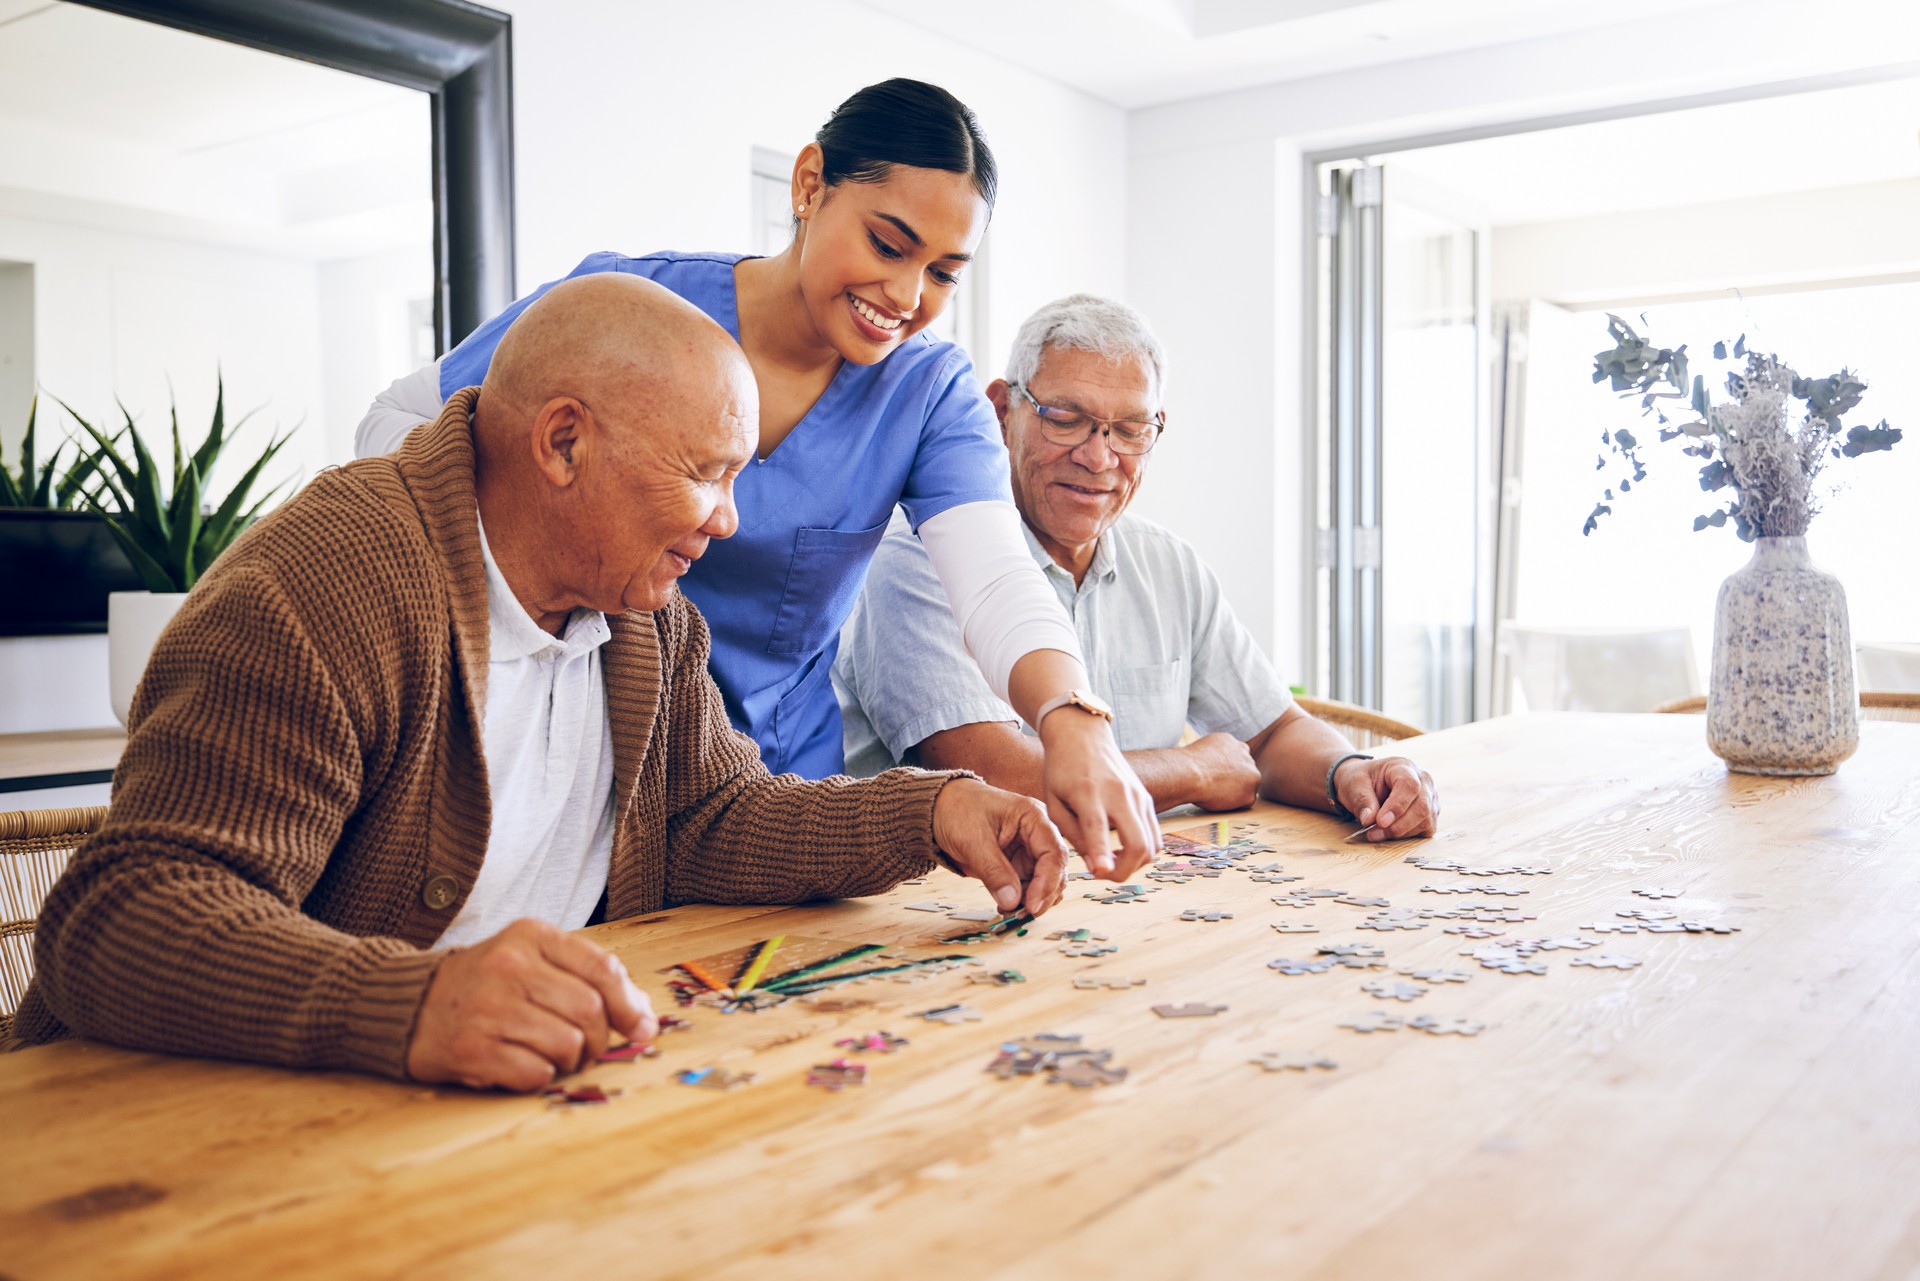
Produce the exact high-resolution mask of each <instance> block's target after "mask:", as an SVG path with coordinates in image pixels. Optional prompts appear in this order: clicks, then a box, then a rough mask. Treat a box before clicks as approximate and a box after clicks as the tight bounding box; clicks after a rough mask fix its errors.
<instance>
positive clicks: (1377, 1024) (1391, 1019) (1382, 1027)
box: [1340, 1010, 1406, 1033]
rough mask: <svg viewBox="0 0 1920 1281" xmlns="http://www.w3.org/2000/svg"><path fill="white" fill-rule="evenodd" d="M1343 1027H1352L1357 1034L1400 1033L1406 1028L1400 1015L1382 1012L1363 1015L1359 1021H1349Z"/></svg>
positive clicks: (1376, 1011)
mask: <svg viewBox="0 0 1920 1281" xmlns="http://www.w3.org/2000/svg"><path fill="white" fill-rule="evenodd" d="M1340 1026H1341V1027H1350V1028H1352V1029H1353V1030H1354V1031H1356V1032H1367V1033H1372V1032H1398V1031H1399V1030H1400V1029H1401V1028H1403V1027H1405V1026H1406V1022H1405V1020H1403V1019H1402V1018H1401V1017H1400V1016H1399V1015H1398V1014H1387V1013H1385V1012H1383V1011H1380V1010H1374V1011H1372V1012H1371V1013H1368V1014H1363V1015H1361V1016H1360V1017H1359V1018H1357V1019H1348V1020H1347V1021H1346V1022H1345V1023H1342V1024H1341V1025H1340Z"/></svg>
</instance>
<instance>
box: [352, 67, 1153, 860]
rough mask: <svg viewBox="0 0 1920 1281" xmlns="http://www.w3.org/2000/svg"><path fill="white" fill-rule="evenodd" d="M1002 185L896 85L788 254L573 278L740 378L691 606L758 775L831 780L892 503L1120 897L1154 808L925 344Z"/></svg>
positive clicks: (421, 385) (940, 362)
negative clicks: (727, 493) (639, 308)
mask: <svg viewBox="0 0 1920 1281" xmlns="http://www.w3.org/2000/svg"><path fill="white" fill-rule="evenodd" d="M995 181H996V175H995V169H994V162H993V155H992V152H991V151H989V150H988V148H987V143H986V139H985V138H984V137H983V136H982V135H981V133H980V129H979V125H978V123H977V122H976V121H975V119H974V117H973V113H972V112H971V111H969V110H968V109H967V108H966V107H965V106H964V105H963V104H962V103H960V102H959V100H958V99H956V98H954V97H953V96H952V95H951V94H949V93H947V92H946V91H945V90H943V89H939V88H936V87H935V86H933V85H928V84H923V83H921V82H919V81H914V80H890V81H887V82H886V83H884V84H878V85H872V86H869V87H868V88H865V89H862V90H861V91H860V92H858V93H856V94H854V95H853V97H851V98H849V99H848V100H847V101H846V102H844V103H842V104H841V105H840V107H839V108H838V109H837V110H836V111H835V112H834V113H833V116H832V117H831V118H830V119H829V120H828V121H827V123H826V125H825V126H824V127H823V128H822V129H821V130H820V132H819V134H818V135H816V140H815V141H814V142H813V143H811V144H809V145H808V146H807V147H806V148H805V149H804V150H803V151H801V153H800V155H799V157H798V158H797V159H796V161H795V163H794V169H793V183H792V191H791V195H792V201H793V214H794V228H795V230H794V237H793V241H792V243H791V244H789V245H788V246H787V248H786V249H785V250H784V251H782V252H781V253H779V254H777V255H775V256H773V257H771V258H753V257H748V256H746V255H743V254H711V253H704V254H684V253H660V254H649V255H646V256H644V257H638V258H630V257H625V256H622V255H619V254H613V253H599V254H594V255H592V256H591V257H589V258H587V259H586V261H584V262H582V263H581V264H580V265H579V266H578V267H576V268H575V269H574V270H573V272H572V273H570V274H571V275H573V276H578V275H584V274H587V273H591V272H600V271H625V272H633V273H635V274H638V275H643V276H646V277H648V278H650V279H652V280H654V281H656V282H657V283H659V284H661V285H663V286H665V287H666V288H668V289H671V290H673V291H674V292H675V293H677V294H679V295H680V296H681V297H683V298H686V299H687V300H688V301H689V302H692V303H693V304H694V305H695V306H698V307H699V308H701V309H702V310H703V311H705V312H706V313H707V314H708V315H709V316H711V317H713V319H714V320H715V321H717V322H718V323H719V324H720V325H721V326H722V327H723V328H725V329H726V331H727V332H728V333H729V334H731V335H733V337H734V339H735V340H736V341H738V342H739V344H740V346H741V348H742V349H743V350H744V351H745V353H746V356H747V359H748V362H749V363H750V364H751V365H752V367H753V371H754V376H755V380H756V381H757V383H758V385H759V391H760V446H759V450H758V453H757V456H756V460H755V461H754V462H753V463H751V464H749V465H748V467H747V469H746V470H745V471H744V472H742V473H741V475H740V476H739V478H738V479H737V480H736V481H735V482H734V487H733V488H734V499H735V502H736V504H737V505H738V507H739V512H740V528H739V532H738V533H736V534H735V535H734V536H733V537H731V538H728V539H725V540H717V541H715V542H713V543H712V544H711V545H710V546H709V548H708V550H707V553H706V555H705V556H703V557H702V558H701V559H700V560H699V561H698V562H696V563H695V564H694V565H693V567H692V568H691V569H690V570H689V572H688V574H687V576H686V577H685V578H684V579H683V580H682V581H681V588H682V590H683V591H685V592H686V594H687V597H688V598H689V599H690V600H692V601H693V603H694V604H695V605H696V606H698V607H699V609H700V612H701V614H702V615H703V616H704V617H705V618H706V621H707V625H708V627H709V628H710V629H711V631H712V635H713V651H712V659H711V662H710V663H709V669H710V670H711V672H712V674H713V677H714V680H715V682H716V683H717V684H718V685H719V686H720V690H721V693H722V694H723V695H724V697H725V699H726V706H727V712H728V715H729V716H730V717H731V718H732V720H733V723H734V725H735V726H736V727H737V728H738V729H740V730H741V731H742V732H744V733H746V734H747V735H749V736H751V737H752V738H753V739H754V740H755V741H756V742H757V743H759V745H760V751H761V755H762V757H763V758H764V759H765V761H766V763H767V767H768V768H769V769H770V770H773V771H774V772H775V773H782V772H789V771H791V772H793V773H798V774H802V775H805V776H807V777H812V778H820V777H824V776H826V775H829V774H834V773H838V772H840V771H841V770H842V768H843V766H844V761H843V757H842V750H841V725H840V709H839V705H838V704H837V703H836V702H835V700H834V695H833V687H832V684H831V682H830V681H829V679H828V672H829V671H830V670H831V668H832V666H833V659H834V653H835V651H836V649H837V648H838V645H839V634H840V626H841V624H842V623H843V622H845V621H846V617H847V614H848V613H849V612H850V611H851V610H852V608H853V603H854V600H855V599H856V598H857V597H858V595H859V593H860V587H861V584H862V583H863V582H864V581H865V578H866V571H867V563H868V561H869V560H870V559H871V558H872V555H873V551H874V549H875V548H876V547H877V546H878V545H879V542H880V539H881V536H882V535H883V534H884V533H885V532H886V528H887V523H888V521H889V519H890V518H891V517H892V514H893V510H894V507H895V505H896V504H898V505H899V506H901V507H904V508H905V510H906V514H907V519H908V520H909V521H910V522H911V523H912V525H913V527H914V529H915V530H916V531H917V533H918V534H919V536H920V538H921V540H922V541H923V542H924V543H925V544H926V547H927V552H928V555H929V556H930V558H931V559H932V561H933V564H934V567H935V568H936V569H937V570H938V571H939V574H940V578H941V582H942V583H943V584H944V586H945V587H946V590H947V596H948V599H949V600H950V601H951V602H952V605H953V611H954V616H955V618H956V619H957V620H958V621H959V623H960V625H961V630H962V633H963V635H964V636H965V637H966V640H967V645H968V649H969V651H970V652H971V653H972V654H973V655H974V657H975V659H976V661H978V662H979V664H980V667H981V670H982V671H983V672H984V673H985V674H986V676H987V679H988V681H989V683H990V684H992V685H993V687H994V688H995V689H996V691H998V692H999V693H1001V695H1002V696H1003V697H1004V698H1005V699H1006V701H1007V702H1008V703H1010V704H1011V705H1012V706H1013V707H1014V708H1015V709H1016V710H1017V711H1019V713H1020V714H1021V715H1022V716H1023V717H1025V718H1027V720H1028V721H1029V723H1033V722H1034V720H1035V718H1036V717H1038V718H1039V721H1038V724H1037V725H1036V728H1037V729H1038V730H1039V733H1040V738H1041V741H1042V743H1043V745H1044V746H1045V749H1046V788H1047V793H1048V795H1047V803H1048V811H1049V813H1050V814H1051V815H1052V817H1053V819H1054V822H1055V823H1056V824H1057V825H1058V826H1059V827H1060V829H1061V831H1062V833H1063V834H1064V835H1065V836H1066V837H1067V839H1068V840H1070V841H1072V842H1073V844H1074V845H1075V846H1076V847H1077V848H1078V849H1079V850H1080V851H1081V852H1082V854H1083V855H1084V856H1085V857H1086V859H1087V862H1088V865H1089V866H1090V867H1091V868H1092V869H1093V870H1094V871H1095V872H1096V873H1097V874H1099V875H1102V876H1107V877H1113V878H1116V879H1125V877H1126V876H1128V875H1130V874H1131V873H1132V872H1133V871H1135V870H1137V869H1138V867H1140V866H1141V865H1142V864H1144V863H1145V862H1146V861H1147V859H1148V858H1149V857H1151V851H1152V850H1154V849H1155V848H1156V847H1157V846H1158V844H1159V841H1158V834H1157V828H1156V827H1155V825H1154V820H1153V806H1152V802H1151V800H1150V799H1149V798H1148V796H1147V793H1146V791H1145V790H1144V789H1143V788H1142V787H1141V785H1140V782H1139V780H1138V779H1137V778H1135V776H1134V774H1133V771H1132V769H1131V768H1130V767H1129V766H1128V765H1127V763H1126V761H1125V760H1124V758H1123V757H1122V756H1121V754H1120V751H1119V749H1118V747H1117V746H1116V744H1115V742H1114V739H1113V734H1112V732H1111V729H1110V728H1109V724H1108V720H1107V718H1106V717H1104V716H1102V715H1100V714H1098V713H1097V712H1094V711H1089V710H1086V709H1085V708H1084V707H1083V706H1082V705H1081V700H1080V699H1078V698H1070V697H1069V696H1070V695H1073V694H1074V693H1075V692H1076V691H1083V690H1085V689H1086V687H1087V683H1088V682H1087V676H1086V671H1085V669H1084V667H1083V666H1082V664H1081V660H1080V655H1079V646H1078V643H1077V641H1076V639H1075V636H1074V632H1073V627H1072V624H1071V623H1070V622H1069V620H1068V619H1067V617H1066V615H1065V613H1064V611H1063V610H1062V609H1061V607H1060V605H1059V602H1058V600H1057V598H1056V597H1055V596H1054V594H1053V591H1052V589H1051V588H1050V587H1049V586H1048V585H1047V583H1046V580H1045V579H1044V578H1043V577H1042V576H1041V573H1040V571H1039V569H1038V567H1037V566H1036V565H1035V564H1034V561H1033V558H1032V556H1031V555H1030V554H1029V552H1028V550H1027V546H1026V541H1025V539H1024V537H1023V536H1022V534H1021V532H1020V518H1019V514H1018V512H1017V510H1016V509H1015V508H1014V506H1013V500H1012V492H1011V489H1010V487H1009V481H1008V464H1007V457H1006V451H1005V447H1004V446H1003V444H1002V443H1001V439H1000V431H999V424H998V422H997V420H996V419H995V417H994V413H993V407H992V405H991V404H990V403H989V402H988V401H987V399H986V397H985V395H984V394H983V393H982V391H981V389H980V385H979V383H978V381H977V380H976V378H975V376H974V373H973V367H972V364H971V362H970V361H969V360H968V359H967V356H966V354H965V353H964V352H963V351H962V350H961V349H960V348H958V347H956V346H955V345H953V344H952V343H947V342H941V341H937V340H935V339H933V338H931V337H929V336H927V335H924V334H922V333H921V332H920V331H921V330H923V329H925V328H926V326H927V325H928V324H929V323H931V322H932V321H933V320H934V319H935V318H936V317H937V316H939V314H940V313H941V311H942V310H943V309H944V308H945V307H946V305H947V302H948V299H949V298H950V296H951V294H952V291H953V288H954V286H955V285H956V284H958V283H959V279H960V276H961V274H962V273H963V272H965V271H966V270H967V266H968V263H969V262H970V260H971V257H972V254H973V252H974V250H975V249H976V247H977V246H978V245H979V243H980V237H981V236H982V234H983V233H984V232H985V231H986V228H987V220H988V217H989V215H990V214H991V212H992V206H993V197H994V187H995ZM549 287H550V286H542V287H541V289H539V290H536V291H535V292H534V293H533V294H531V295H529V296H528V297H526V298H524V299H522V300H521V301H519V302H517V303H515V304H514V305H513V306H512V307H509V308H508V309H507V310H506V311H504V312H502V313H501V314H500V315H499V316H496V317H495V318H494V319H492V320H490V321H488V322H487V323H486V324H484V325H482V326H481V327H480V328H479V329H477V330H475V331H474V332H473V333H472V334H471V335H469V336H468V337H467V338H466V339H465V340H464V341H463V342H461V343H460V345H459V346H458V347H456V348H455V349H454V350H453V351H451V352H449V353H448V354H447V355H446V356H444V357H442V358H441V359H440V360H439V361H437V362H436V363H435V364H433V365H430V366H428V367H427V368H426V369H423V370H420V371H419V372H418V373H416V374H412V375H409V376H407V377H405V378H402V379H401V380H400V381H398V382H396V383H395V384H394V385H393V386H392V387H390V388H388V389H387V391H385V392H383V393H382V394H381V395H380V396H379V397H378V398H377V399H376V400H375V401H374V404H373V407H372V409H371V410H370V411H369V412H368V414H367V416H366V418H365V419H364V420H363V421H362V422H361V424H360V428H359V431H358V433H357V435H356V438H355V444H356V446H357V448H358V451H359V453H360V454H361V455H362V456H367V455H370V454H381V453H386V452H389V451H391V450H393V449H395V448H397V447H398V446H399V444H400V442H401V440H402V439H403V438H404V437H405V436H406V434H407V432H408V431H410V430H411V429H412V428H413V427H415V426H417V425H419V424H420V423H421V422H423V421H428V420H431V419H432V418H435V417H437V416H438V414H439V412H440V407H441V405H442V404H444V402H445V400H446V399H447V397H449V396H451V395H452V394H453V393H454V392H456V391H458V390H460V389H461V388H463V387H469V386H474V385H477V384H478V383H480V382H481V381H482V380H483V379H484V377H485V375H486V370H487V364H488V361H489V360H490V359H491V358H492V355H493V349H494V347H495V345H496V344H497V343H498V342H499V340H500V337H501V335H502V334H503V333H505V332H506V329H507V326H508V325H510V324H511V323H512V322H513V320H514V318H515V317H516V316H518V315H519V314H520V312H521V310H522V309H524V308H525V307H526V306H527V305H528V304H529V303H531V302H532V301H533V299H535V298H538V297H539V296H540V295H541V294H542V293H544V292H545V291H546V289H547V288H549ZM1110 826H1111V827H1112V828H1113V829H1115V830H1117V832H1118V833H1119V836H1120V841H1121V849H1120V850H1119V852H1118V857H1117V858H1116V857H1114V856H1113V855H1112V854H1110V853H1109V852H1108V849H1107V844H1108V842H1107V832H1108V829H1109V827H1110Z"/></svg>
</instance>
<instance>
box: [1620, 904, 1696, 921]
mask: <svg viewBox="0 0 1920 1281" xmlns="http://www.w3.org/2000/svg"><path fill="white" fill-rule="evenodd" d="M1614 915H1615V916H1620V917H1625V918H1626V919H1627V920H1629V921H1677V920H1679V919H1680V913H1678V912H1669V911H1667V910H1666V909H1665V908H1659V907H1630V908H1628V909H1627V910H1626V911H1624V912H1615V913H1614Z"/></svg>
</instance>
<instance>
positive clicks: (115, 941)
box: [36, 832, 445, 1077]
mask: <svg viewBox="0 0 1920 1281" xmlns="http://www.w3.org/2000/svg"><path fill="white" fill-rule="evenodd" d="M80 870H81V876H80V877H79V878H77V879H76V881H75V882H74V883H73V884H72V885H71V886H70V887H68V889H67V892H65V893H62V894H57V895H56V896H55V897H53V898H50V899H49V902H48V906H47V913H46V915H45V916H43V917H42V920H41V925H40V930H39V946H38V951H37V955H38V959H39V970H38V972H37V974H36V980H37V985H38V988H39V991H40V995H41V997H42V998H43V999H44V1000H45V1002H46V1006H47V1009H48V1011H49V1012H50V1013H51V1014H52V1015H53V1016H54V1017H55V1018H57V1019H58V1020H59V1021H60V1023H61V1024H62V1025H63V1026H64V1027H65V1028H67V1029H68V1030H69V1031H72V1032H76V1033H79V1034H80V1035H83V1036H91V1037H94V1038H96V1039H98V1040H103V1041H109V1042H112V1043H115V1044H119V1045H128V1046H133V1047H136V1048H138V1049H143V1050H159V1051H165V1052H169V1053H174V1054H194V1055H204V1056H208V1057H214V1058H228V1059H243V1060H247V1061H249V1062H256V1063H272V1064H278V1065H281V1066H285V1067H308V1068H352V1069H356V1070H359V1071H365V1072H377V1073H381V1074H384V1075H387V1076H394V1077H402V1076H404V1075H405V1060H406V1046H407V1038H408V1036H409V1034H410V1032H411V1030H412V1026H413V1019H414V1014H415V1012H416V1010H417V1009H418V1008H419V1004H420V999H421V997H422V995H424V993H425V992H426V988H427V985H428V984H429V983H430V982H431V981H432V979H433V974H434V970H435V968H436V967H437V966H438V965H439V963H440V961H441V959H442V958H443V957H444V955H445V954H444V953H440V952H426V951H421V950H419V949H417V948H414V947H411V946H409V945H408V944H406V943H403V942H401V941H399V940H398V939H391V938H356V937H353V936H351V935H347V934H343V933H341V932H340V931H338V930H334V929H330V928H328V927H327V926H324V925H322V924H320V923H319V922H318V921H315V920H314V919H313V918H311V917H309V916H306V915H304V914H303V913H301V912H300V911H299V910H298V909H297V908H291V907H288V906H287V905H285V904H283V903H280V902H279V901H277V900H276V899H274V898H273V896H272V895H269V894H267V893H265V892H264V891H261V890H258V889H255V888H254V887H252V886H250V885H247V884H246V883H244V882H243V881H241V880H240V878H238V877H236V876H234V875H233V874H232V873H231V872H229V871H228V870H226V869H225V868H221V867H219V866H218V865H216V864H213V863H211V862H209V861H207V860H206V859H204V858H195V857H190V856H166V854H165V851H163V850H161V849H159V848H158V847H157V846H156V843H155V842H154V841H152V840H151V839H141V838H140V837H138V836H134V835H132V834H128V835H125V836H120V835H116V834H114V833H111V832H108V833H103V834H102V836H101V837H100V838H96V839H95V841H93V842H91V843H90V844H89V846H88V850H87V862H86V865H85V866H84V867H83V868H82V869H80Z"/></svg>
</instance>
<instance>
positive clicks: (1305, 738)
mask: <svg viewBox="0 0 1920 1281" xmlns="http://www.w3.org/2000/svg"><path fill="white" fill-rule="evenodd" d="M1353 750H1354V748H1353V744H1352V743H1350V742H1348V741H1347V739H1346V736H1345V735H1343V734H1341V733H1340V731H1339V730H1336V729H1334V728H1333V727H1332V726H1331V725H1329V724H1327V723H1326V722H1325V721H1322V720H1320V719H1318V718H1316V717H1313V716H1309V715H1307V714H1306V713H1305V712H1303V711H1301V710H1300V708H1298V707H1289V708H1288V709H1287V710H1286V712H1285V713H1284V714H1283V715H1282V716H1281V717H1280V719H1279V720H1277V721H1275V722H1274V723H1273V725H1271V726H1269V727H1268V728H1267V730H1266V731H1265V732H1264V733H1263V734H1262V735H1261V736H1260V738H1259V739H1257V740H1256V741H1255V743H1254V762H1255V763H1256V764H1257V765H1259V767H1260V795H1262V796H1263V797H1265V798H1266V799H1268V800H1270V801H1278V802H1280V803H1281V804H1282V805H1297V806H1299V807H1300V808H1302V809H1313V810H1320V811H1322V812H1324V813H1329V814H1331V813H1334V812H1335V810H1334V806H1333V804H1332V802H1330V801H1328V800H1327V766H1329V765H1331V764H1333V763H1334V761H1336V760H1338V759H1339V758H1340V757H1342V756H1345V755H1347V754H1348V753H1350V752H1352V751H1353Z"/></svg>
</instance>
